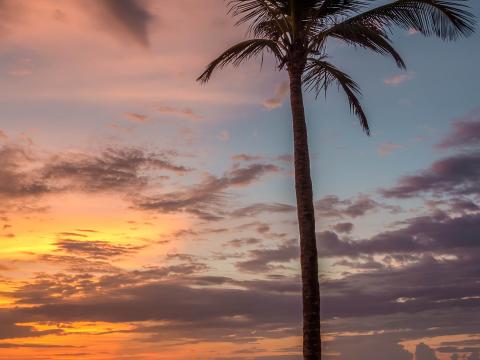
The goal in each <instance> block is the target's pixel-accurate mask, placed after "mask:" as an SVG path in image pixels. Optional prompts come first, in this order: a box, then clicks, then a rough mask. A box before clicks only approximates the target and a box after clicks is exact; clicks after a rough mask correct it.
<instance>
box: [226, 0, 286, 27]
mask: <svg viewBox="0 0 480 360" xmlns="http://www.w3.org/2000/svg"><path fill="white" fill-rule="evenodd" d="M228 6H229V13H230V14H231V15H233V16H234V17H238V20H237V23H236V24H237V25H239V24H243V23H249V24H250V25H249V32H251V33H255V31H256V28H257V27H258V26H259V25H260V24H262V23H266V22H270V21H271V22H272V25H273V24H274V25H275V26H276V27H277V30H278V32H279V33H283V34H286V33H288V32H291V30H292V28H291V24H290V22H289V21H288V18H287V15H288V14H287V13H286V11H287V3H285V2H284V1H282V0H228Z"/></svg>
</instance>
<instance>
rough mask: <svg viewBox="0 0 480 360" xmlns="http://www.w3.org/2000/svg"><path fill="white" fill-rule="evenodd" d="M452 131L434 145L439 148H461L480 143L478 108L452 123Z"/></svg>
mask: <svg viewBox="0 0 480 360" xmlns="http://www.w3.org/2000/svg"><path fill="white" fill-rule="evenodd" d="M452 127H453V129H452V131H451V133H450V134H448V135H447V136H446V137H445V138H444V139H443V140H442V141H441V142H440V143H438V144H437V145H436V146H437V148H440V149H448V148H463V147H470V146H475V145H478V144H480V109H477V110H474V111H472V112H471V113H470V114H469V115H467V116H466V117H464V118H462V119H458V120H456V121H454V122H453V124H452Z"/></svg>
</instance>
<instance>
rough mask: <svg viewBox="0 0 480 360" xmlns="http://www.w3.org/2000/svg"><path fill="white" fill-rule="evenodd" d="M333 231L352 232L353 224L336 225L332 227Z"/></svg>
mask: <svg viewBox="0 0 480 360" xmlns="http://www.w3.org/2000/svg"><path fill="white" fill-rule="evenodd" d="M332 228H333V230H335V231H336V232H339V233H351V232H352V230H353V224H352V223H349V222H346V223H338V224H335V225H333V226H332Z"/></svg>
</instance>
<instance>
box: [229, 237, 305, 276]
mask: <svg viewBox="0 0 480 360" xmlns="http://www.w3.org/2000/svg"><path fill="white" fill-rule="evenodd" d="M299 254H300V252H299V248H298V245H297V243H296V241H288V242H286V243H284V244H282V245H280V246H279V247H278V248H275V249H256V250H250V251H249V252H248V256H249V257H250V258H249V259H248V260H244V261H239V262H237V263H236V264H235V265H236V267H237V268H238V269H239V270H241V271H245V272H266V271H271V270H273V269H275V268H276V267H277V266H278V264H279V263H288V262H290V261H291V260H294V259H298V257H299ZM275 264H277V265H275Z"/></svg>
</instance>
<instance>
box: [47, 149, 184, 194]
mask: <svg viewBox="0 0 480 360" xmlns="http://www.w3.org/2000/svg"><path fill="white" fill-rule="evenodd" d="M148 170H166V171H172V172H175V173H179V174H184V173H186V172H188V171H189V169H188V168H186V167H184V166H180V165H176V164H175V163H173V162H172V161H171V160H170V159H169V154H167V153H163V154H162V153H147V152H145V151H143V150H141V149H137V148H110V149H106V150H105V151H103V152H102V153H101V154H99V155H91V154H86V153H69V154H65V155H57V156H54V157H53V158H51V159H49V160H48V162H47V163H46V164H45V166H44V167H43V168H42V170H41V175H42V178H43V179H44V180H45V181H51V182H54V183H55V182H57V181H61V182H62V183H64V184H65V182H67V185H66V186H67V188H73V189H80V190H83V191H91V192H96V191H115V190H125V189H128V188H130V189H133V188H134V189H137V190H138V189H140V188H142V187H144V186H145V185H146V184H147V183H148V177H147V176H146V175H143V174H142V172H143V171H148Z"/></svg>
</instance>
